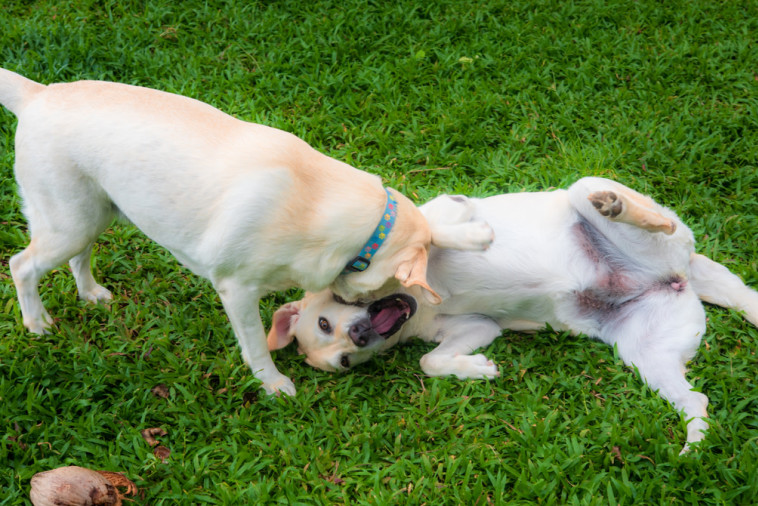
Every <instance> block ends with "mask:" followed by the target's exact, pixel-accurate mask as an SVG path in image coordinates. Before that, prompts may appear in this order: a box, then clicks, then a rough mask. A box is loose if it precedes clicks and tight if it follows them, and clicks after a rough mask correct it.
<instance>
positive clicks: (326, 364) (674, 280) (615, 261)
mask: <svg viewBox="0 0 758 506" xmlns="http://www.w3.org/2000/svg"><path fill="white" fill-rule="evenodd" d="M599 192H600V193H602V192H613V193H614V195H616V196H617V197H618V198H619V199H620V200H621V201H622V202H623V205H624V209H623V212H622V213H620V214H619V215H618V216H615V217H611V216H608V217H606V216H603V215H601V214H600V212H599V211H598V209H596V207H595V206H594V205H593V204H592V203H591V202H590V200H588V197H589V196H590V195H597V194H599ZM422 211H424V212H425V214H426V215H427V218H428V220H429V222H430V226H431V228H432V231H433V234H437V233H440V232H441V233H442V234H443V236H444V238H445V241H443V242H445V243H448V244H449V243H451V242H452V236H451V235H448V234H449V233H451V231H455V230H457V229H458V228H459V227H460V226H461V221H463V220H466V219H471V220H475V221H474V222H476V221H486V222H488V223H489V224H490V225H491V226H492V228H493V229H494V232H495V237H496V239H495V242H494V243H493V244H492V246H491V247H490V248H489V249H488V250H487V251H484V252H472V251H453V250H442V249H434V248H433V249H432V252H431V255H430V260H429V271H428V279H429V282H430V284H431V285H432V287H433V288H434V289H435V290H436V291H437V292H438V293H439V294H440V295H442V296H443V299H444V300H443V302H442V303H441V304H440V305H439V306H435V307H431V306H428V305H424V304H423V303H420V304H419V309H418V311H417V314H416V315H415V316H414V317H413V318H412V319H411V320H410V321H408V322H407V323H406V324H405V326H404V327H403V328H402V330H401V331H400V332H399V333H398V334H396V335H395V336H392V337H390V338H389V339H387V341H386V342H385V343H383V345H382V346H378V347H375V348H374V349H372V350H366V349H357V348H356V346H355V345H354V344H353V343H352V342H351V341H350V340H349V339H345V337H344V333H345V332H346V330H345V329H347V328H349V326H350V325H351V323H352V322H353V321H355V320H356V318H361V317H363V315H364V314H365V311H366V310H365V308H359V307H354V306H349V307H346V306H341V305H339V304H337V303H336V302H334V301H333V300H332V298H331V297H330V296H328V295H324V294H323V293H321V294H307V295H306V297H305V299H303V300H302V301H300V302H297V303H293V304H294V305H296V307H298V309H299V311H298V312H297V314H298V317H297V318H295V319H294V320H293V322H292V326H291V328H287V327H286V326H285V325H280V330H287V331H288V332H290V333H291V334H292V335H296V336H297V338H298V343H299V345H300V347H301V349H302V350H303V351H304V352H305V353H307V354H308V361H309V363H311V364H313V365H315V366H317V367H322V368H326V369H329V368H332V369H340V366H339V364H340V363H341V361H342V360H345V357H347V358H348V360H349V362H350V365H351V366H352V365H355V364H357V363H359V362H362V361H364V360H367V359H368V358H369V357H370V356H372V355H373V354H376V353H377V352H379V351H381V350H383V349H386V348H388V347H390V346H393V345H394V344H396V343H398V342H403V341H404V340H406V339H408V338H410V337H413V336H418V337H420V338H422V339H424V340H427V341H433V342H438V343H440V344H439V346H438V347H437V348H435V349H434V350H433V351H431V352H430V353H428V354H426V355H424V357H422V359H421V367H422V369H423V370H424V372H425V373H426V374H429V375H433V376H440V375H449V374H452V375H456V376H458V377H461V378H467V377H468V378H491V377H494V376H496V375H497V374H498V372H497V366H496V365H495V364H493V363H492V362H490V361H487V360H486V359H485V358H484V357H483V356H482V355H471V354H472V353H473V352H474V350H476V349H478V348H480V347H483V346H487V345H488V344H490V343H491V342H492V341H493V340H494V339H495V338H496V337H498V336H499V335H500V333H501V330H502V329H512V330H519V331H529V330H532V331H533V330H538V329H541V328H544V327H545V324H549V325H550V326H551V327H552V328H554V329H556V330H568V331H570V332H571V333H573V334H585V335H588V336H590V337H594V338H597V339H600V340H602V341H603V342H605V343H608V344H609V345H615V346H617V349H618V353H619V356H620V357H621V358H622V359H623V360H624V362H625V363H626V364H628V365H630V366H634V367H636V368H637V369H638V371H639V373H640V375H641V376H642V378H643V379H644V381H646V382H647V383H648V385H650V387H651V388H652V389H654V390H657V391H658V392H659V394H660V395H661V396H662V397H663V398H665V399H667V400H669V401H670V402H671V403H672V404H673V405H674V406H675V407H676V408H677V409H679V410H681V411H682V412H683V413H684V416H685V417H686V419H687V420H688V428H687V444H688V445H689V444H690V443H693V442H695V441H699V440H701V439H702V438H703V437H704V431H705V430H706V429H707V423H706V422H705V418H706V417H707V413H706V407H707V405H708V398H707V397H706V396H705V395H703V394H701V393H699V392H695V391H693V390H692V385H690V383H688V382H687V380H686V379H685V376H684V373H685V364H686V363H687V362H688V361H689V360H690V359H691V358H692V357H693V356H694V354H695V352H696V350H697V348H698V346H699V344H700V341H701V339H702V337H703V334H704V333H705V312H704V310H703V307H702V304H701V302H700V300H701V299H702V300H706V301H708V302H712V303H715V304H719V305H722V306H725V307H729V308H734V309H737V310H740V311H744V312H745V316H746V318H747V319H748V320H750V321H751V322H752V323H754V324H756V323H758V293H756V292H755V291H753V290H752V289H750V288H748V287H746V286H745V285H744V283H743V282H742V281H741V280H740V279H739V278H738V277H737V276H735V275H734V274H732V273H730V272H729V271H728V270H727V269H726V268H725V267H723V266H722V265H720V264H717V263H716V262H713V261H712V260H709V259H708V258H706V257H704V256H702V255H697V254H695V252H694V240H693V235H692V232H691V231H690V230H689V228H687V227H686V226H685V225H684V224H683V223H682V222H681V221H680V220H679V218H677V217H676V215H675V214H674V213H673V212H671V211H670V210H668V209H665V208H663V207H662V206H660V205H658V204H656V203H654V202H653V201H652V200H650V199H649V198H647V197H644V196H642V195H640V194H638V193H636V192H634V191H633V190H630V189H629V188H626V187H625V186H623V185H620V184H618V183H615V182H613V181H609V180H605V179H599V178H584V179H581V180H579V181H578V182H577V183H575V184H574V185H573V186H571V188H570V189H569V190H557V191H553V192H543V193H518V194H507V195H500V196H495V197H490V198H486V199H482V200H478V199H468V200H461V197H455V198H451V197H448V196H442V197H439V198H437V199H435V200H433V201H431V202H430V203H428V204H426V205H424V206H422ZM474 222H472V223H474ZM581 223H585V224H586V225H585V226H584V228H582V225H581ZM583 230H589V231H590V232H589V233H590V234H591V237H594V239H593V240H594V241H595V242H594V243H593V242H592V241H590V242H589V243H588V242H587V240H586V238H587V237H588V236H587V235H586V233H585V232H582V231H583ZM433 242H435V243H436V238H434V237H433ZM593 244H594V247H593ZM598 246H600V249H601V250H602V254H600V253H599V251H598ZM337 314H339V318H338V319H336V320H335V321H336V322H338V324H337V325H336V330H335V332H334V333H333V335H331V336H328V337H324V336H321V339H320V340H319V341H317V342H316V341H314V340H313V338H312V336H313V335H314V333H315V332H314V326H315V324H314V322H313V319H314V315H321V316H324V315H325V316H326V317H327V318H331V317H332V316H333V315H334V316H336V315H337ZM275 320H276V316H275ZM272 332H273V331H272ZM685 449H686V447H685Z"/></svg>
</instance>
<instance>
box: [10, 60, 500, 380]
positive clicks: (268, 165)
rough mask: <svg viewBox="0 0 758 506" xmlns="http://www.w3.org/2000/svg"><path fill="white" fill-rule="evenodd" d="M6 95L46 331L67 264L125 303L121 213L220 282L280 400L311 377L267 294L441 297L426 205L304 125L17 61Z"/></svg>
mask: <svg viewBox="0 0 758 506" xmlns="http://www.w3.org/2000/svg"><path fill="white" fill-rule="evenodd" d="M0 103H2V104H3V105H4V106H5V107H6V108H7V109H9V110H10V111H11V112H13V113H14V114H15V115H16V116H18V127H17V131H16V142H15V158H16V161H15V173H16V180H17V182H18V187H19V191H20V193H21V196H22V198H23V211H24V214H25V215H26V217H27V220H28V223H29V230H30V235H31V241H30V243H29V245H28V247H27V248H26V249H24V250H23V251H22V252H20V253H18V254H16V255H14V256H13V257H12V258H11V260H10V269H11V274H12V276H13V281H14V283H15V285H16V290H17V294H18V299H19V305H20V307H21V312H22V314H23V322H24V326H25V327H27V328H28V329H29V330H30V331H31V332H35V333H38V334H42V333H47V332H49V329H50V328H51V325H52V322H53V320H52V318H51V317H50V315H49V314H48V313H47V311H46V310H45V309H44V307H43V305H42V301H41V299H40V296H39V292H38V284H39V281H40V279H41V277H42V276H43V275H44V274H46V273H47V272H49V271H50V270H51V269H53V268H55V267H57V266H59V265H61V264H63V263H65V262H69V265H70V266H71V270H72V271H73V274H74V278H75V280H76V285H77V289H78V292H79V296H80V297H81V298H82V299H84V300H88V301H92V302H99V301H107V300H110V299H111V293H110V292H109V291H108V290H107V289H106V288H104V287H103V286H101V285H99V284H98V283H97V282H96V281H95V279H94V277H93V275H92V272H91V268H90V263H91V260H90V257H91V253H92V247H93V243H94V241H95V240H96V239H97V237H98V235H99V234H100V233H101V232H102V231H103V230H104V229H105V228H106V227H107V226H108V225H109V224H110V223H111V222H112V221H113V219H114V218H115V217H125V218H126V219H128V220H129V221H130V222H132V223H133V224H134V225H136V226H137V227H138V228H139V229H140V230H141V231H142V232H144V233H145V234H146V235H147V236H148V237H150V238H151V239H153V240H154V241H156V242H157V243H158V244H160V245H162V246H163V247H165V248H166V249H168V250H169V251H170V252H171V253H172V254H173V255H174V256H175V257H176V258H177V259H178V260H179V261H181V262H182V263H183V264H184V265H186V266H187V267H189V268H190V269H191V270H192V271H193V272H195V273H196V274H198V275H200V276H204V277H206V278H208V279H209V280H210V281H211V282H212V283H213V286H214V288H215V289H216V290H217V292H218V294H219V296H220V298H221V302H222V303H223V306H224V309H225V310H226V313H227V315H228V317H229V320H230V322H231V324H232V327H233V329H234V333H235V334H236V336H237V340H238V341H239V344H240V347H241V352H242V357H243V358H244V360H245V362H246V363H247V364H248V365H249V366H250V368H251V369H252V371H253V373H254V374H255V375H256V377H258V378H259V379H260V380H261V381H262V383H263V385H262V387H263V388H264V389H265V390H266V392H268V393H277V392H282V393H286V394H294V393H295V386H294V385H293V383H292V381H291V380H290V379H289V378H288V377H286V376H285V375H283V374H281V373H280V372H279V371H278V370H277V369H276V366H275V365H274V363H273V361H272V359H271V355H270V353H269V351H268V348H267V346H266V334H265V331H264V329H263V326H262V324H261V320H260V315H259V309H258V301H259V299H260V297H261V296H263V295H264V294H266V293H267V292H270V291H273V290H281V289H285V288H289V287H292V286H299V287H302V288H305V289H308V290H321V289H324V288H326V287H327V286H330V285H331V287H332V288H333V289H334V291H335V292H336V293H338V294H340V295H341V296H342V297H344V298H345V299H347V300H351V299H355V298H357V297H358V296H360V295H364V294H367V293H369V292H372V291H374V290H378V289H381V288H382V287H384V286H385V285H388V287H392V286H393V285H394V284H396V282H395V279H396V280H397V281H398V282H399V283H400V284H402V285H403V286H406V287H410V286H414V285H415V286H419V287H422V288H423V289H424V290H426V297H427V298H428V299H429V301H430V302H432V303H436V302H439V297H438V295H437V294H436V293H434V292H433V291H432V290H431V289H430V288H429V286H428V285H427V282H426V265H427V259H428V250H429V246H430V241H431V232H430V230H429V227H428V225H427V223H426V220H425V219H424V217H423V216H422V214H421V213H420V212H419V211H418V209H417V208H416V207H415V206H414V205H413V203H412V202H411V201H409V200H408V199H407V198H405V197H404V196H403V195H401V194H400V193H398V192H396V191H394V190H385V189H384V188H383V187H382V183H381V180H380V179H379V177H377V176H374V175H371V174H368V173H366V172H362V171H359V170H357V169H355V168H353V167H351V166H349V165H347V164H345V163H342V162H339V161H337V160H335V159H333V158H330V157H328V156H326V155H323V154H321V153H319V152H318V151H316V150H315V149H313V148H312V147H310V146H309V145H308V144H307V143H305V142H304V141H302V140H301V139H299V138H297V137H295V136H294V135H292V134H289V133H287V132H283V131H281V130H277V129H275V128H270V127H267V126H263V125H257V124H253V123H248V122H245V121H241V120H238V119H235V118H233V117H231V116H229V115H227V114H224V113H223V112H221V111H219V110H218V109H216V108H214V107H212V106H210V105H208V104H205V103H203V102H199V101H197V100H193V99H190V98H187V97H183V96H180V95H175V94H171V93H166V92H162V91H157V90H152V89H148V88H141V87H137V86H129V85H125V84H118V83H108V82H100V81H78V82H73V83H60V84H51V85H49V86H45V85H42V84H39V83H37V82H34V81H32V80H29V79H27V78H25V77H22V76H20V75H18V74H16V73H14V72H10V71H8V70H4V69H0ZM390 206H392V211H393V212H394V213H395V214H396V217H395V221H394V224H393V227H392V230H391V232H389V234H387V237H386V239H385V240H384V242H383V244H382V245H381V247H380V248H378V250H377V251H374V252H373V253H374V254H373V256H372V258H371V261H370V265H369V266H368V268H366V269H365V270H362V271H361V270H358V271H356V270H355V269H352V270H353V271H354V272H349V273H346V274H342V273H343V271H344V270H345V268H346V266H347V265H348V264H351V265H352V261H351V259H354V258H356V256H357V255H359V252H361V248H362V246H363V245H364V243H365V242H366V241H367V240H368V239H369V238H370V237H372V233H373V231H375V229H377V227H378V226H379V225H378V224H379V222H380V218H381V217H382V216H383V215H384V214H385V212H386V211H387V209H389V207H390ZM472 230H473V232H472V233H473V235H474V236H476V237H473V236H472V237H471V238H470V239H471V241H472V242H473V246H472V247H475V248H482V247H486V246H487V245H488V244H489V242H490V241H491V235H492V232H491V230H490V229H489V228H488V227H478V228H476V229H472ZM393 278H394V279H393Z"/></svg>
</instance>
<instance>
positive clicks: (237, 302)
mask: <svg viewBox="0 0 758 506" xmlns="http://www.w3.org/2000/svg"><path fill="white" fill-rule="evenodd" d="M214 286H215V287H216V290H217V291H218V294H219V296H220V297H221V302H222V303H223V304H224V309H225V310H226V314H227V316H228V317H229V321H230V322H231V323H232V328H233V329H234V333H235V334H236V335H237V341H238V342H239V345H240V348H241V351H242V358H243V359H244V360H245V362H246V363H247V365H248V366H250V369H252V371H253V374H255V377H256V378H258V379H259V380H261V381H262V382H263V385H262V388H263V389H264V390H265V391H266V393H267V394H279V393H284V394H288V395H295V385H294V384H293V383H292V380H290V379H289V378H288V377H287V376H285V375H284V374H282V373H280V372H279V371H278V370H277V368H276V366H275V365H274V361H273V360H272V359H271V353H270V352H269V351H268V344H267V343H266V333H265V331H264V330H263V324H262V323H261V316H260V313H259V306H258V304H259V299H260V296H261V294H260V292H259V290H258V288H257V287H255V286H249V285H246V284H244V283H240V282H239V281H237V280H236V279H234V278H223V279H220V280H215V281H214Z"/></svg>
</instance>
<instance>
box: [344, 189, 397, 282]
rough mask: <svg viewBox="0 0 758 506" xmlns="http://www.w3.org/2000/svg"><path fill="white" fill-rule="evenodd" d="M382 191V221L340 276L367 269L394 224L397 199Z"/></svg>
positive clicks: (388, 192) (386, 190)
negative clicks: (383, 201) (385, 202)
mask: <svg viewBox="0 0 758 506" xmlns="http://www.w3.org/2000/svg"><path fill="white" fill-rule="evenodd" d="M384 191H385V192H387V205H386V206H385V208H384V214H382V219H381V220H379V225H377V226H376V229H375V230H374V233H373V235H372V236H371V238H370V239H369V240H368V241H367V242H366V244H365V245H364V246H363V248H361V252H360V253H359V254H358V256H357V257H355V258H353V259H352V260H350V261H349V262H348V263H347V265H346V266H345V269H344V270H343V271H342V274H350V273H351V272H361V271H365V270H366V269H368V266H369V265H371V259H372V258H373V257H374V255H375V254H376V251H377V250H378V249H379V248H380V247H381V245H382V244H383V243H384V240H385V239H386V238H387V235H389V233H390V231H391V230H392V226H393V225H394V224H395V218H396V217H397V199H395V197H393V196H392V194H391V193H390V191H389V190H388V189H387V188H385V189H384Z"/></svg>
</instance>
